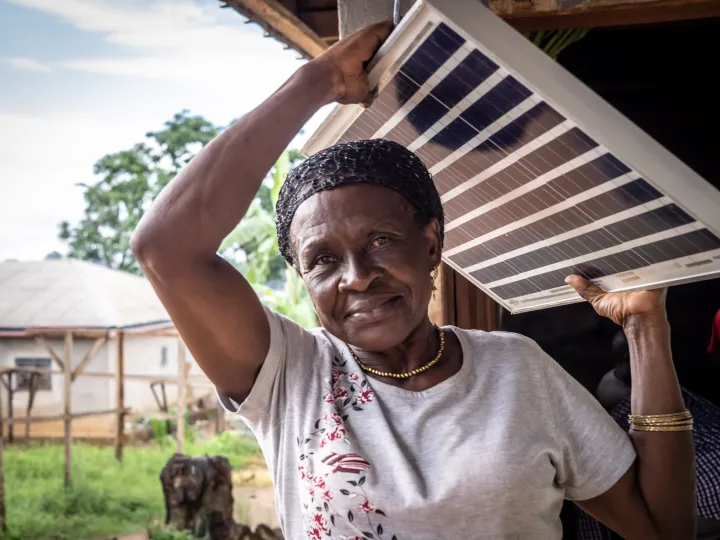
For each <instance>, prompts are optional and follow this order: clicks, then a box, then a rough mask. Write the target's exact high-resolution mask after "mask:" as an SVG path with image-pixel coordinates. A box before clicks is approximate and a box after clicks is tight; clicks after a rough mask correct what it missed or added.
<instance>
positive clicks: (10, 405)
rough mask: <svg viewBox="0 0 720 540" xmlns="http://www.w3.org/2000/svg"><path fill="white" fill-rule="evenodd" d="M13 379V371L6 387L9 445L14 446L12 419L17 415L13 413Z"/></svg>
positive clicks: (9, 375)
mask: <svg viewBox="0 0 720 540" xmlns="http://www.w3.org/2000/svg"><path fill="white" fill-rule="evenodd" d="M12 379H13V372H12V371H11V372H10V373H8V374H7V384H6V385H5V387H6V388H7V392H8V418H9V419H10V424H9V425H8V443H9V444H12V443H13V442H15V433H14V430H13V425H12V419H13V416H14V414H15V413H14V411H13V393H14V389H13V385H12Z"/></svg>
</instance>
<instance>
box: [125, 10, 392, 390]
mask: <svg viewBox="0 0 720 540" xmlns="http://www.w3.org/2000/svg"><path fill="white" fill-rule="evenodd" d="M390 28H391V27H390V24H387V23H382V24H377V25H374V26H370V27H368V28H365V29H363V30H360V31H359V32H356V33H355V34H353V35H351V36H349V37H348V38H347V39H345V40H343V41H341V42H339V43H337V44H336V45H334V46H333V47H331V48H330V49H328V51H326V52H325V53H324V54H323V55H321V56H320V57H318V58H316V59H315V60H312V61H311V62H308V63H307V64H305V65H304V66H302V67H301V68H300V69H298V71H297V72H296V73H295V74H294V75H293V76H292V77H291V78H290V79H289V80H288V81H287V82H286V83H285V84H284V85H283V86H282V87H281V88H280V89H279V90H277V91H276V92H275V93H274V94H273V95H272V96H270V97H269V98H268V99H267V100H265V102H263V103H262V104H261V105H260V106H259V107H257V108H256V109H255V110H253V111H252V112H250V113H249V114H247V115H246V116H244V117H243V118H241V119H240V120H239V121H238V122H237V123H235V124H234V125H233V126H232V127H230V128H229V129H227V130H226V131H225V132H223V133H222V134H221V135H220V136H218V137H217V138H216V139H215V140H213V141H212V142H211V143H210V144H208V145H207V146H206V147H205V148H204V149H203V150H202V151H201V152H200V153H199V154H198V155H197V156H196V157H195V158H194V159H193V160H192V161H191V162H190V164H189V165H188V166H187V167H186V168H185V169H184V170H183V171H182V172H181V173H180V174H179V175H178V176H177V177H176V178H175V179H174V180H173V181H172V182H170V184H169V185H168V186H167V187H166V188H165V189H164V190H163V192H162V193H161V194H160V196H159V197H158V198H157V200H156V201H155V202H154V203H153V205H152V207H151V208H150V210H149V211H148V212H147V213H146V214H145V216H144V217H143V219H142V220H141V222H140V224H139V226H138V228H137V230H136V231H135V233H134V235H133V239H132V250H133V253H134V254H135V256H136V257H137V259H138V261H139V263H140V266H141V267H142V269H143V271H144V272H145V274H146V276H147V277H148V279H149V280H150V282H151V283H152V285H153V287H154V288H155V291H156V292H157V294H158V296H159V297H160V300H161V301H162V303H163V304H164V306H165V308H166V309H167V310H168V312H169V314H170V316H171V318H172V320H173V322H174V323H175V325H176V327H177V329H178V331H179V332H180V334H181V335H182V337H183V339H184V340H185V342H186V343H187V345H188V347H189V349H190V351H191V352H192V354H193V356H194V357H195V359H196V360H197V362H198V363H199V364H200V367H201V368H202V369H203V371H204V372H205V373H206V374H207V376H208V377H209V378H210V380H211V381H212V382H213V383H214V384H215V385H216V386H217V387H218V388H219V389H220V390H221V391H223V392H225V393H226V394H227V395H228V396H230V397H232V398H234V399H236V400H238V401H242V400H244V399H245V397H246V396H247V394H248V393H249V392H250V390H251V388H252V385H253V382H254V380H255V377H256V375H257V373H258V371H259V369H260V367H261V365H262V362H263V360H264V358H265V356H266V354H267V351H268V347H269V343H270V335H269V333H270V331H269V326H268V322H267V319H266V317H265V314H264V312H263V309H262V306H261V305H260V302H259V300H258V298H257V296H256V295H255V293H254V291H253V289H252V288H251V287H250V284H249V283H248V282H247V281H246V280H245V279H244V278H243V277H242V275H240V273H239V272H237V271H236V270H235V269H234V268H233V267H232V266H231V265H230V264H228V263H227V262H226V261H224V260H223V259H222V258H221V257H220V256H218V255H217V250H218V247H219V246H220V244H221V242H222V241H223V239H224V238H225V237H226V236H227V235H228V234H229V233H230V232H231V231H232V230H233V228H234V227H235V226H236V225H237V223H238V222H239V221H240V220H241V219H242V218H243V216H244V215H245V213H246V212H247V210H248V207H249V206H250V203H251V202H252V200H253V198H254V197H255V194H256V193H257V191H258V189H259V188H260V185H261V183H262V181H263V179H264V178H265V176H266V174H267V172H268V171H269V170H270V168H271V167H272V165H273V163H275V161H276V160H277V158H278V156H280V154H281V153H282V152H283V151H284V150H285V148H286V147H287V145H288V144H290V141H291V140H292V139H293V137H294V136H295V135H296V134H297V132H298V131H299V130H300V128H301V127H302V126H303V124H305V122H307V121H308V120H309V119H310V117H311V116H312V115H313V114H314V113H315V112H316V111H317V110H318V109H319V108H320V107H322V106H323V105H325V104H327V103H330V102H332V101H338V102H341V103H358V102H364V101H367V100H368V98H369V92H368V86H367V76H366V74H365V72H364V69H363V65H364V63H365V62H366V61H367V60H369V59H370V58H371V57H372V56H373V54H374V53H375V51H376V50H377V49H378V47H379V46H380V44H381V43H382V42H383V41H384V39H385V38H386V37H387V35H388V34H389V32H390ZM251 77H252V74H248V79H251ZM249 84H252V82H251V81H249ZM229 91H230V90H229Z"/></svg>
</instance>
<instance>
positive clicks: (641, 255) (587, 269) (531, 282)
mask: <svg viewBox="0 0 720 540" xmlns="http://www.w3.org/2000/svg"><path fill="white" fill-rule="evenodd" d="M718 248H720V239H718V238H717V237H716V236H715V235H713V234H712V233H711V232H710V231H708V230H707V229H701V230H696V231H692V232H688V233H685V234H682V235H679V236H674V237H672V238H666V239H663V240H658V241H656V242H652V243H649V244H646V245H643V246H640V247H637V248H635V249H630V250H625V251H622V252H620V253H617V254H614V255H610V256H607V257H602V258H598V259H594V260H591V261H587V262H584V263H579V264H576V265H571V266H567V267H565V268H562V269H560V270H554V271H551V272H546V273H544V274H540V275H537V276H533V277H531V278H527V279H523V280H520V281H517V282H511V283H508V284H506V285H501V286H498V287H493V288H491V290H492V292H493V293H495V294H496V295H498V296H499V297H500V298H503V299H509V298H516V297H519V296H524V295H528V294H532V293H537V292H540V291H543V290H546V289H552V288H555V287H560V286H562V285H563V284H564V280H565V277H567V276H568V275H569V274H573V273H577V274H580V275H582V276H584V277H586V278H588V279H595V278H599V277H602V276H607V275H610V274H616V273H618V272H625V271H628V270H635V269H638V268H642V267H643V266H647V265H652V264H659V263H662V262H666V261H671V260H673V259H679V258H682V257H688V256H691V255H696V254H698V253H703V252H705V251H710V250H714V249H718Z"/></svg>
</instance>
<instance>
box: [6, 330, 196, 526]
mask: <svg viewBox="0 0 720 540" xmlns="http://www.w3.org/2000/svg"><path fill="white" fill-rule="evenodd" d="M126 333H134V332H126V331H122V330H117V331H114V332H112V333H110V332H107V333H105V334H104V335H98V334H97V333H96V334H88V332H86V331H83V332H74V331H70V330H68V331H65V332H63V337H64V350H63V354H62V358H61V355H60V354H58V353H57V352H56V351H55V350H54V349H53V348H52V346H51V345H50V343H49V342H48V337H49V334H47V335H46V334H43V333H42V332H38V333H37V334H36V335H35V339H36V341H37V342H38V344H40V345H41V346H42V347H43V348H44V349H45V350H46V351H47V352H48V354H49V355H50V357H51V358H52V360H53V362H54V364H55V365H56V367H57V368H58V369H39V368H31V367H13V368H0V383H1V385H0V389H4V390H5V392H6V393H7V409H8V410H7V416H5V415H4V414H3V413H4V411H3V404H2V401H3V400H2V399H0V528H2V530H3V531H4V530H6V517H5V489H4V471H3V455H2V454H3V446H4V442H5V441H4V436H5V435H4V434H5V431H6V430H5V428H6V426H7V436H8V441H9V442H13V441H14V437H15V433H14V427H15V426H16V425H22V424H24V426H25V444H26V445H28V444H29V438H30V425H31V424H34V423H40V422H53V421H54V422H57V421H62V422H63V426H64V436H63V442H64V447H65V459H64V481H65V486H66V487H70V486H71V485H72V440H73V434H72V422H73V420H78V419H83V418H89V417H100V416H108V415H110V416H112V417H114V419H115V429H114V437H113V438H114V449H115V457H116V459H117V460H118V461H122V459H123V446H124V441H125V432H124V430H125V418H126V416H128V415H131V413H132V411H131V410H130V409H129V408H127V407H126V405H125V384H124V383H125V381H147V382H149V383H151V390H152V391H153V394H154V395H155V391H154V389H153V386H152V385H157V384H161V385H163V396H164V394H165V392H164V385H165V384H177V385H178V393H177V405H176V409H177V410H176V414H175V415H174V417H175V419H176V421H177V434H176V441H177V443H176V445H177V451H178V453H182V452H183V450H184V444H185V414H186V412H187V408H188V407H187V405H188V404H187V400H188V394H187V388H188V384H191V383H193V382H197V383H206V382H207V379H200V378H196V379H197V380H194V378H193V377H191V376H190V375H189V373H188V372H189V369H190V364H189V363H187V362H186V359H185V344H184V343H183V341H182V339H181V338H180V337H179V336H178V335H177V333H176V332H175V331H174V330H168V329H163V330H160V331H157V332H154V334H156V335H166V336H167V335H173V336H177V340H178V351H177V358H178V373H177V376H176V377H158V376H154V375H134V374H128V373H125V346H124V344H125V334H126ZM57 334H58V332H57V331H53V333H52V336H53V337H56V336H57ZM149 334H150V333H149V332H142V335H149ZM76 335H77V336H79V337H83V338H86V337H89V335H92V336H93V337H95V338H96V339H95V342H94V343H93V345H92V347H91V348H90V350H89V351H88V352H87V353H86V354H85V355H84V356H83V358H82V359H81V360H80V362H79V363H78V365H77V366H76V367H75V368H74V369H73V342H74V338H75V336H76ZM150 335H152V334H150ZM111 338H114V339H115V344H116V347H117V351H116V352H117V354H116V365H115V372H114V373H96V372H86V371H85V368H86V367H87V365H88V364H89V363H90V361H91V360H92V358H93V356H94V355H95V354H96V353H97V352H98V351H99V350H100V349H101V348H102V347H103V345H105V344H106V343H107V342H108V340H109V339H111ZM19 373H23V374H24V376H28V374H29V376H28V378H29V381H28V402H27V407H26V411H25V416H24V417H20V418H17V417H15V414H14V409H13V394H14V392H15V391H16V389H15V388H14V387H13V378H14V376H15V378H17V374H19ZM45 374H50V375H63V389H64V392H63V396H64V399H63V405H64V407H63V413H62V414H56V415H50V416H32V408H33V404H34V401H35V394H36V393H37V390H38V380H39V377H40V375H45ZM78 377H96V378H102V379H112V380H115V381H116V384H115V388H116V392H115V407H114V408H112V409H106V410H99V411H85V412H76V413H73V412H72V385H73V383H74V382H75V380H76V379H77V378H78ZM156 400H157V401H158V405H159V406H160V408H161V411H160V412H159V413H154V414H152V413H151V414H142V415H132V416H142V417H144V418H158V419H165V420H169V419H171V418H172V415H170V414H168V409H167V401H166V399H165V404H164V407H163V405H161V402H160V400H159V398H158V397H157V396H156ZM163 408H164V410H163Z"/></svg>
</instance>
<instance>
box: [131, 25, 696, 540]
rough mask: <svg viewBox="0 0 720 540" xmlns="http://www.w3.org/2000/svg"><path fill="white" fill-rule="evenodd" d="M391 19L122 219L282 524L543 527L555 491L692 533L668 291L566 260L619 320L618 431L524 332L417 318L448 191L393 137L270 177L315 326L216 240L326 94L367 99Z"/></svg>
mask: <svg viewBox="0 0 720 540" xmlns="http://www.w3.org/2000/svg"><path fill="white" fill-rule="evenodd" d="M389 30H390V28H389V25H387V24H381V25H376V26H372V27H369V28H366V29H364V30H362V31H360V32H358V33H356V34H354V35H352V36H351V37H349V38H348V39H346V40H343V41H341V42H340V43H338V44H337V45H335V46H333V47H332V48H330V49H329V50H328V51H327V52H326V53H325V54H323V55H322V56H320V57H319V58H317V59H315V60H313V61H311V62H309V63H307V64H305V65H304V66H303V67H301V68H300V69H299V70H298V71H297V72H296V73H295V74H294V75H293V76H292V77H291V78H290V80H288V82H287V83H286V84H285V85H283V86H282V87H281V88H280V89H279V90H278V91H277V92H275V93H274V94H273V95H272V96H270V97H269V98H268V99H267V100H266V101H265V102H264V103H263V104H262V105H260V106H259V107H258V108H257V109H255V110H254V111H252V112H251V113H249V114H247V115H246V116H244V117H243V118H242V119H241V120H240V121H238V122H237V123H236V124H234V125H233V126H232V127H231V128H229V129H228V130H227V131H225V132H224V133H223V134H222V135H220V136H219V137H218V138H217V139H215V140H214V141H213V142H212V143H210V144H209V145H208V146H207V147H206V148H205V149H204V150H203V151H202V152H200V154H198V156H197V157H196V158H195V159H194V160H193V161H192V162H191V163H190V164H189V165H188V166H187V167H186V168H185V170H184V171H183V172H182V173H181V174H180V175H178V177H177V178H176V179H175V180H173V182H172V183H171V184H170V185H169V186H168V187H167V188H166V189H165V190H164V192H163V193H162V194H161V196H160V197H158V199H157V201H156V202H155V203H154V205H153V207H152V209H151V210H150V211H149V212H148V213H147V214H146V215H145V217H144V218H143V220H142V222H141V224H140V226H139V227H138V230H137V231H136V233H135V236H134V239H133V251H134V253H135V254H136V256H137V258H138V260H139V261H140V263H141V264H142V267H143V269H144V271H145V273H146V274H147V276H148V278H149V279H150V281H151V282H152V284H153V286H154V287H155V290H156V291H157V293H158V295H159V296H160V298H161V300H162V302H163V303H164V305H165V306H166V308H167V310H168V311H169V313H170V314H171V316H172V319H173V321H174V322H175V324H176V325H177V328H178V330H179V331H180V333H181V335H182V336H183V338H184V339H185V341H186V342H187V345H188V347H189V348H190V350H191V351H192V354H193V356H194V357H195V358H196V360H197V362H198V363H199V364H200V366H201V367H202V369H203V370H204V371H205V373H206V374H207V375H208V377H209V378H210V379H211V380H212V381H213V382H214V383H215V385H216V386H217V388H218V392H219V395H220V396H221V399H222V401H223V403H224V404H225V406H226V407H227V408H228V409H229V410H231V411H236V412H237V413H238V414H240V415H241V417H242V418H243V419H244V420H245V421H246V422H247V423H248V424H249V425H250V426H251V428H252V429H253V431H254V432H255V434H256V435H257V438H258V440H259V441H260V444H261V446H262V449H263V452H264V454H265V457H266V459H267V462H268V466H269V468H270V471H271V473H272V476H273V480H274V485H275V489H276V493H277V508H278V512H279V517H280V523H281V527H282V529H283V531H284V534H285V535H286V537H287V538H290V539H293V540H296V539H301V538H312V539H320V538H337V539H387V540H391V539H392V540H395V539H398V540H400V539H406V540H410V539H412V540H436V539H439V538H447V539H468V538H487V539H494V540H501V539H521V538H522V539H532V540H545V539H547V540H551V539H552V540H557V539H559V538H561V536H562V527H561V522H560V519H559V514H560V508H561V505H562V503H563V499H564V498H567V499H570V500H573V501H576V502H577V504H578V505H580V506H581V507H582V508H583V509H584V510H585V511H587V512H588V513H589V514H591V515H593V516H595V517H596V518H597V519H599V520H601V521H602V522H604V523H605V524H607V525H608V526H609V527H611V528H612V529H614V530H616V531H618V532H619V533H620V534H622V535H623V536H624V537H625V538H627V539H629V540H653V539H676V540H686V539H688V538H692V536H693V529H694V516H695V492H694V489H695V488H694V466H693V445H692V436H691V432H690V431H689V429H690V428H691V420H690V419H689V418H688V415H687V413H686V412H685V411H684V405H683V401H682V397H681V394H680V389H679V387H678V382H677V378H676V376H675V372H674V370H673V365H672V361H671V358H670V348H669V327H668V323H667V319H666V317H665V308H664V293H663V292H662V291H648V292H635V293H623V294H610V293H605V292H603V291H602V290H600V289H599V288H597V287H596V286H594V285H592V284H590V283H589V282H587V281H585V280H583V279H582V278H580V277H577V276H572V277H569V280H568V282H569V283H570V284H571V285H572V286H573V287H575V288H576V290H577V291H578V292H579V293H580V294H581V295H582V296H583V297H584V298H585V299H587V300H588V301H589V302H590V303H592V305H593V306H594V308H595V310H596V311H597V312H598V313H599V314H600V315H603V316H606V317H609V318H611V319H612V320H613V321H615V322H616V323H618V324H620V325H622V327H623V328H624V330H625V333H626V335H627V337H628V342H629V344H630V350H631V355H632V369H633V378H632V380H633V382H632V384H633V393H632V394H633V402H632V412H633V414H634V415H636V416H635V417H633V419H634V429H633V430H632V431H631V432H630V433H631V434H630V437H628V436H627V435H626V434H625V432H624V431H623V430H622V429H621V428H619V427H618V426H617V425H616V424H615V422H614V421H613V420H612V419H611V418H610V417H609V416H608V415H607V414H606V413H605V411H604V410H603V409H602V407H601V406H600V405H599V404H598V403H597V401H595V400H594V398H593V397H591V395H590V394H589V393H588V392H586V391H585V390H584V389H583V388H581V387H580V386H579V385H578V384H577V383H576V382H575V381H574V380H573V379H572V378H571V377H570V376H569V375H568V374H567V373H565V372H564V371H563V370H562V369H561V368H560V367H559V366H558V365H557V364H556V363H555V362H554V361H553V360H552V359H550V358H549V357H548V356H547V355H545V354H544V353H543V351H542V350H541V349H540V348H539V347H538V346H537V345H536V344H535V343H534V342H532V341H531V340H529V339H527V338H524V337H522V336H518V335H511V334H505V333H485V332H480V331H468V330H461V329H459V328H453V327H445V328H439V327H437V326H434V325H433V324H432V323H431V322H430V320H429V319H428V304H429V301H430V298H431V296H432V292H433V289H434V284H433V279H432V276H433V275H434V272H435V270H436V269H437V267H438V265H439V264H440V257H441V249H442V242H443V211H442V206H441V204H440V199H439V197H438V194H437V192H436V191H435V188H434V186H433V183H432V180H431V178H430V175H429V173H428V171H427V169H426V168H425V167H424V166H423V164H422V162H421V161H420V160H419V159H418V158H417V157H415V156H414V155H413V154H412V153H410V152H409V151H407V150H406V149H404V148H403V147H401V146H399V145H397V144H394V143H390V142H387V141H382V140H376V141H362V142H357V143H351V144H344V145H338V146H336V147H333V148H330V149H328V150H326V151H323V152H321V153H319V154H317V155H316V156H313V157H311V158H310V159H308V160H307V161H306V162H305V163H303V164H302V165H300V166H299V167H298V168H297V169H295V170H294V171H293V172H292V173H291V175H290V176H289V177H288V179H287V181H286V183H285V186H284V188H283V190H282V192H281V194H280V198H279V201H278V204H277V229H278V237H279V242H280V249H281V252H282V254H283V256H284V257H285V258H286V259H287V261H288V262H289V263H290V264H291V265H292V266H293V267H294V268H295V270H296V271H297V273H298V274H299V275H300V276H301V277H302V279H303V281H304V283H305V285H306V286H307V289H308V291H309V293H310V298H311V299H312V301H313V304H314V306H315V310H316V312H317V315H318V318H319V321H320V323H321V325H322V328H320V329H317V330H313V331H309V330H305V329H303V328H301V327H299V326H298V325H296V324H294V323H293V322H291V321H289V320H287V319H285V318H283V317H281V316H279V315H278V314H276V313H273V312H272V311H270V310H269V309H266V308H264V307H263V306H262V305H261V304H260V302H259V300H258V298H257V296H256V295H255V293H254V292H253V289H252V288H251V287H250V285H249V284H248V283H247V281H245V279H243V277H242V276H241V275H240V274H239V273H238V272H237V271H236V270H235V269H234V268H233V267H232V266H230V265H229V264H228V263H227V262H225V261H224V260H223V259H222V258H221V257H219V256H218V255H217V254H216V252H217V249H218V246H219V245H220V243H221V241H222V240H223V238H224V237H225V236H226V235H227V234H228V233H229V232H230V231H231V230H232V229H233V228H234V227H235V225H236V224H237V223H238V221H240V220H241V219H242V218H243V215H244V214H245V212H246V211H247V209H248V207H249V205H250V203H251V201H252V200H253V198H254V197H255V194H256V192H257V190H258V189H259V187H260V185H261V182H262V181H263V178H264V177H265V175H266V174H267V171H268V170H269V169H270V167H271V166H272V164H273V163H274V162H275V160H276V159H277V157H278V156H279V155H280V153H281V152H282V151H283V150H284V148H285V147H286V146H287V145H288V144H289V143H290V141H291V140H292V138H293V137H294V136H295V134H296V133H297V132H298V131H299V129H300V128H301V127H302V126H303V124H304V123H305V122H306V121H307V120H308V119H309V118H310V117H311V116H312V115H313V114H314V113H315V112H316V111H317V110H318V109H319V108H320V107H321V106H323V105H325V104H327V103H330V102H333V101H334V102H339V103H369V102H370V101H371V96H370V95H369V92H368V84H367V79H366V74H365V73H364V71H363V69H364V68H363V66H364V65H365V63H366V62H367V61H368V60H369V59H370V58H371V57H372V55H373V54H374V52H375V51H376V50H377V48H378V46H379V45H380V43H381V42H382V41H383V40H384V39H385V37H387V35H388V33H389Z"/></svg>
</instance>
